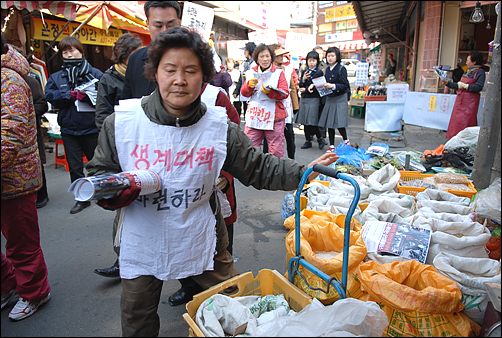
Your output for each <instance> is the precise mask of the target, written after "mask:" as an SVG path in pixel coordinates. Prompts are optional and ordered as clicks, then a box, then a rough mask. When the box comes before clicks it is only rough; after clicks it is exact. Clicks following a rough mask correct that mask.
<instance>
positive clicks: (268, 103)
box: [241, 44, 289, 157]
mask: <svg viewBox="0 0 502 338" xmlns="http://www.w3.org/2000/svg"><path fill="white" fill-rule="evenodd" d="M253 59H254V60H255V61H256V62H257V65H256V66H255V67H253V68H252V69H250V70H249V71H247V72H246V82H245V83H244V84H243V86H242V88H241V94H242V95H243V96H246V97H249V98H250V99H249V104H248V110H247V112H246V128H245V130H244V132H245V133H246V135H247V136H248V137H249V139H250V140H251V141H252V142H253V146H254V147H257V148H261V146H262V142H263V140H264V139H266V140H267V143H268V147H269V152H270V153H271V154H273V155H275V156H277V157H284V141H285V139H284V126H285V119H286V116H287V112H286V109H285V108H284V104H283V102H282V100H284V99H286V98H288V97H289V86H288V82H287V80H286V76H285V75H284V72H283V71H282V69H279V68H277V67H276V66H275V65H274V64H273V62H274V59H275V53H274V51H273V50H272V49H271V48H270V47H269V46H267V45H265V44H261V45H259V46H258V47H256V49H255V51H254V53H253Z"/></svg>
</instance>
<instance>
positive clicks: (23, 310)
mask: <svg viewBox="0 0 502 338" xmlns="http://www.w3.org/2000/svg"><path fill="white" fill-rule="evenodd" d="M50 298H51V294H50V293H49V294H48V295H47V297H45V298H43V299H41V300H39V301H29V300H26V299H23V298H19V300H18V301H17V303H16V305H15V306H14V308H13V309H12V311H11V312H10V313H9V318H10V319H11V320H14V321H18V320H21V319H25V318H28V317H29V316H31V315H32V314H34V313H35V312H36V311H37V310H38V308H39V307H40V306H42V305H44V304H45V303H47V302H48V301H49V299H50Z"/></svg>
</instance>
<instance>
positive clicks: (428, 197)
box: [417, 189, 471, 206]
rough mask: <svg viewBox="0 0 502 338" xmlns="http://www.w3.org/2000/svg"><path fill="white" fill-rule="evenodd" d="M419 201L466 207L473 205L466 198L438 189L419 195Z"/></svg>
mask: <svg viewBox="0 0 502 338" xmlns="http://www.w3.org/2000/svg"><path fill="white" fill-rule="evenodd" d="M419 201H438V202H452V203H456V204H460V205H464V206H469V204H470V203H471V201H470V199H468V198H466V197H460V196H456V195H453V194H452V193H449V192H447V191H441V190H436V189H426V190H425V191H423V192H420V193H418V194H417V202H419Z"/></svg>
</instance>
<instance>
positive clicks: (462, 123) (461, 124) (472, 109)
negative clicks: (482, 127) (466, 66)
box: [446, 74, 481, 139]
mask: <svg viewBox="0 0 502 338" xmlns="http://www.w3.org/2000/svg"><path fill="white" fill-rule="evenodd" d="M460 81H461V82H463V83H467V84H469V85H470V84H473V83H476V74H474V76H473V78H472V79H471V78H469V77H468V76H466V75H462V78H461V79H460ZM480 96H481V95H480V94H479V93H473V92H470V91H467V90H464V89H459V90H458V91H457V98H456V99H455V104H454V105H453V113H452V114H451V117H450V123H449V124H448V132H447V133H446V138H447V139H451V138H452V137H453V136H455V135H457V134H458V133H459V132H461V131H462V130H464V129H465V128H467V127H474V126H477V125H478V118H477V115H478V108H479V99H480Z"/></svg>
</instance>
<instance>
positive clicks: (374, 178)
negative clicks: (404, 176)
mask: <svg viewBox="0 0 502 338" xmlns="http://www.w3.org/2000/svg"><path fill="white" fill-rule="evenodd" d="M399 178H400V174H399V171H398V170H397V169H396V168H395V167H393V166H392V165H391V164H387V165H385V166H384V167H383V168H382V169H379V170H377V171H375V172H374V173H373V174H371V175H370V176H369V177H368V185H369V186H370V188H371V190H372V191H376V192H384V191H392V190H394V188H395V187H396V185H397V183H398V182H399Z"/></svg>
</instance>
